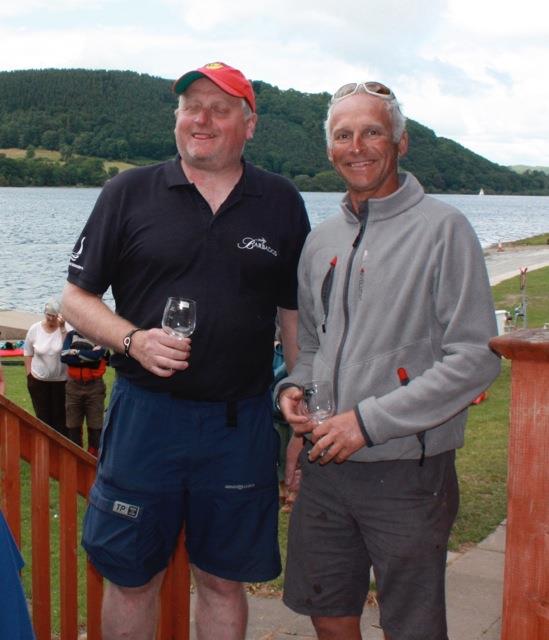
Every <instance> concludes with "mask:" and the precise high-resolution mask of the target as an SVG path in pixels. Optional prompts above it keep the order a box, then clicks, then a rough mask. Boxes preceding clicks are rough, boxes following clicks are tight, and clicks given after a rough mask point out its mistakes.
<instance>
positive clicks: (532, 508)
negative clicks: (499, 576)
mask: <svg viewBox="0 0 549 640" xmlns="http://www.w3.org/2000/svg"><path fill="white" fill-rule="evenodd" d="M490 346H491V347H492V349H494V350H495V351H497V352H498V353H499V354H501V355H502V356H505V357H506V358H508V359H510V360H512V365H511V406H510V430H509V464H508V480H507V493H508V503H507V527H506V528H507V533H506V544H505V574H504V581H503V619H502V630H501V640H547V639H548V638H549V330H544V329H528V330H526V329H523V330H520V331H513V332H512V333H509V334H506V335H503V336H499V337H498V338H493V339H492V340H491V341H490Z"/></svg>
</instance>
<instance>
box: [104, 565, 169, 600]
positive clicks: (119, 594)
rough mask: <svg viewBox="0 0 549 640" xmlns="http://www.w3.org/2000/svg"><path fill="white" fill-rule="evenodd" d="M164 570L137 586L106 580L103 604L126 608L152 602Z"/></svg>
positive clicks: (157, 592) (156, 595)
mask: <svg viewBox="0 0 549 640" xmlns="http://www.w3.org/2000/svg"><path fill="white" fill-rule="evenodd" d="M164 573H165V571H160V572H159V573H157V574H156V575H155V576H154V577H153V578H152V579H151V580H150V581H149V582H147V583H146V584H144V585H141V586H139V587H123V586H121V585H118V584H114V583H113V582H108V583H107V587H106V589H105V596H104V598H103V604H104V606H109V605H112V606H122V607H125V608H126V609H127V610H130V609H138V608H139V607H142V606H144V605H145V604H146V603H150V604H152V603H154V601H155V600H156V598H157V597H158V594H159V592H160V587H161V586H162V580H163V579H164Z"/></svg>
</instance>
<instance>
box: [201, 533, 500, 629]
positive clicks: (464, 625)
mask: <svg viewBox="0 0 549 640" xmlns="http://www.w3.org/2000/svg"><path fill="white" fill-rule="evenodd" d="M504 550H505V526H504V525H500V526H499V527H498V528H497V529H496V531H495V532H494V533H493V534H491V535H490V536H489V537H488V538H486V540H484V541H483V542H482V543H480V544H479V545H478V546H476V547H474V548H473V549H471V550H470V551H468V552H467V553H463V554H456V553H450V554H449V557H448V569H447V572H446V593H447V602H448V629H449V637H450V640H499V638H500V631H501V604H502V596H503V560H504ZM192 600H193V603H192V604H194V597H193V598H192ZM248 602H249V606H250V619H249V625H248V634H247V636H246V638H247V640H289V639H290V638H292V639H293V640H310V639H312V638H316V636H315V634H314V630H313V626H312V624H311V622H310V620H309V618H307V617H305V616H300V615H297V614H295V613H293V612H292V611H290V610H289V609H287V608H286V607H285V606H284V604H283V603H282V601H281V600H280V599H278V598H263V597H258V596H250V597H249V598H248ZM193 622H194V618H191V624H192V623H193ZM361 629H362V635H363V637H364V640H383V632H382V631H381V629H380V627H379V616H378V609H377V608H376V607H374V606H366V607H365V609H364V614H363V616H362V623H361ZM191 640H196V635H195V633H194V629H192V630H191ZM212 640H213V639H212ZM426 640H428V639H426Z"/></svg>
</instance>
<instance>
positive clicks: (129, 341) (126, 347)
mask: <svg viewBox="0 0 549 640" xmlns="http://www.w3.org/2000/svg"><path fill="white" fill-rule="evenodd" d="M138 331H145V329H143V328H141V327H137V329H132V330H131V331H130V332H129V333H128V335H127V336H126V337H125V338H124V340H122V344H123V345H124V355H125V356H126V358H130V357H131V356H130V347H131V346H132V338H133V334H134V333H137V332H138Z"/></svg>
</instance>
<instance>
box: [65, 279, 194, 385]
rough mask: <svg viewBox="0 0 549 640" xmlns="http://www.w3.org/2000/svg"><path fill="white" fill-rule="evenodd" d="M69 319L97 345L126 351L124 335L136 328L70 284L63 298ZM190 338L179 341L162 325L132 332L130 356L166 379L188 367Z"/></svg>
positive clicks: (82, 290) (66, 316)
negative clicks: (161, 327)
mask: <svg viewBox="0 0 549 640" xmlns="http://www.w3.org/2000/svg"><path fill="white" fill-rule="evenodd" d="M61 305H62V309H63V316H64V317H65V318H66V320H67V322H69V324H71V325H72V326H73V327H75V328H76V329H78V331H79V332H81V333H82V334H83V335H85V336H87V337H88V338H89V339H90V340H92V341H93V342H95V344H101V345H103V346H105V347H109V348H110V349H112V350H114V351H118V352H119V353H124V343H123V340H124V337H125V336H127V335H128V333H129V332H130V331H131V330H132V329H136V328H137V327H135V325H133V324H132V323H131V322H129V321H128V320H126V319H124V318H122V317H121V316H119V315H117V314H116V313H114V312H113V311H112V310H111V309H110V308H109V307H108V306H107V305H106V304H105V303H104V302H103V301H102V300H101V298H99V297H98V296H96V295H95V294H94V293H90V292H89V291H86V290H85V289H81V288H80V287H77V286H76V285H74V284H71V283H67V284H66V285H65V289H64V291H63V298H62V303H61ZM190 350H191V341H190V339H189V338H185V339H183V340H179V339H178V338H176V337H174V336H169V335H168V334H167V333H165V332H164V331H162V329H160V328H155V329H148V330H146V331H138V332H136V333H134V334H133V336H132V342H131V348H130V356H131V357H132V358H134V359H135V360H137V361H138V362H139V363H140V364H141V366H142V367H144V368H145V369H147V370H148V371H150V372H151V373H154V374H155V375H157V376H160V377H163V378H167V377H170V376H171V375H173V374H174V372H175V371H183V370H185V369H186V368H187V367H188V366H189V362H188V358H189V355H190Z"/></svg>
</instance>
